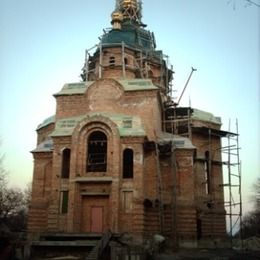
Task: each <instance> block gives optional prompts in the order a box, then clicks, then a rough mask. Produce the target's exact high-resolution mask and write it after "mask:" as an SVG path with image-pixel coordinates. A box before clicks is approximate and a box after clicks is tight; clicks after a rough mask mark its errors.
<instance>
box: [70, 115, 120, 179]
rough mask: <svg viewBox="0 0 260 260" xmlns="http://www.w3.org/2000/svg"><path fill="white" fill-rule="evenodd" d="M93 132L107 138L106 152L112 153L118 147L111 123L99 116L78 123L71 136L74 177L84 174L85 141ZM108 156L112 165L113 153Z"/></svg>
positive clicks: (117, 132) (88, 117)
mask: <svg viewBox="0 0 260 260" xmlns="http://www.w3.org/2000/svg"><path fill="white" fill-rule="evenodd" d="M94 131H101V132H103V133H104V134H105V135H106V136H107V140H108V151H113V150H114V149H115V148H116V147H118V146H119V140H120V136H119V131H118V129H117V125H116V124H115V123H114V122H113V121H111V120H110V119H109V118H107V117H105V116H103V115H101V114H100V115H93V116H91V115H90V116H87V117H86V118H84V119H83V120H82V121H80V122H79V123H78V125H77V127H76V128H75V129H74V132H73V135H72V144H73V145H72V149H71V150H72V152H73V154H72V160H73V163H72V164H73V172H74V173H75V176H77V175H83V174H85V173H86V170H85V169H86V158H87V140H88V137H89V135H90V134H91V133H93V132H94ZM108 156H109V157H110V158H109V161H110V162H111V163H110V164H112V162H113V153H112V154H111V153H109V154H108ZM111 167H112V166H111V165H108V169H107V172H109V171H110V169H111Z"/></svg>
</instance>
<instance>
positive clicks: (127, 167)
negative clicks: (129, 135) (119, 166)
mask: <svg viewBox="0 0 260 260" xmlns="http://www.w3.org/2000/svg"><path fill="white" fill-rule="evenodd" d="M133 170H134V152H133V150H132V149H125V150H124V153H123V178H124V179H131V178H133V177H134V173H133Z"/></svg>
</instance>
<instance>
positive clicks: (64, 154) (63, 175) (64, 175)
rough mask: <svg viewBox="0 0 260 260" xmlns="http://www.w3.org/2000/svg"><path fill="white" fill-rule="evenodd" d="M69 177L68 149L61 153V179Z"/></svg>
mask: <svg viewBox="0 0 260 260" xmlns="http://www.w3.org/2000/svg"><path fill="white" fill-rule="evenodd" d="M69 176H70V149H64V150H63V152H62V168H61V178H69Z"/></svg>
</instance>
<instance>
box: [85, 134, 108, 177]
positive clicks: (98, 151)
mask: <svg viewBox="0 0 260 260" xmlns="http://www.w3.org/2000/svg"><path fill="white" fill-rule="evenodd" d="M106 170H107V137H106V135H105V134H104V133H103V132H101V131H95V132H93V133H91V134H90V136H89V138H88V156H87V172H106Z"/></svg>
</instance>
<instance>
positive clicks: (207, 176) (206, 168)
mask: <svg viewBox="0 0 260 260" xmlns="http://www.w3.org/2000/svg"><path fill="white" fill-rule="evenodd" d="M209 163H210V162H209V151H206V152H205V162H204V172H205V189H206V194H209V193H210V171H209Z"/></svg>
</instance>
